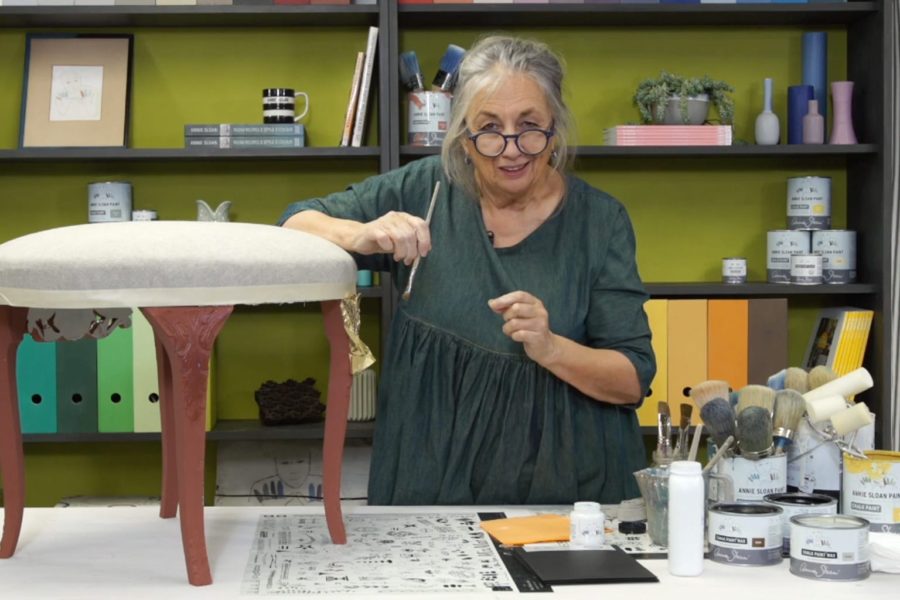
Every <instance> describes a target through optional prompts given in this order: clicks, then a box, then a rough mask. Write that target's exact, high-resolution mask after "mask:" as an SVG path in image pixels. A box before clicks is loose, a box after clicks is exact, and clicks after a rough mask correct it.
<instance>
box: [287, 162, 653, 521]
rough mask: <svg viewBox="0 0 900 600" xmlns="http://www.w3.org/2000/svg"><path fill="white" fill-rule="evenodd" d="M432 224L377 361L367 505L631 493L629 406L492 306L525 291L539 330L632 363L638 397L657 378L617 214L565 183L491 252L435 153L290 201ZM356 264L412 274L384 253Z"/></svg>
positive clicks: (635, 438)
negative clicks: (547, 363) (585, 385)
mask: <svg viewBox="0 0 900 600" xmlns="http://www.w3.org/2000/svg"><path fill="white" fill-rule="evenodd" d="M438 179H440V181H441V192H440V195H439V196H438V199H437V203H436V205H435V209H434V215H433V217H432V221H431V238H432V244H433V249H432V251H431V253H429V255H428V256H427V257H426V258H424V259H423V260H422V261H421V264H420V266H419V271H418V273H417V275H416V280H415V284H414V287H413V293H412V296H411V298H410V299H409V300H408V301H403V300H400V305H399V307H398V308H397V311H396V314H395V316H394V319H393V321H392V325H391V331H390V336H389V340H388V346H387V355H386V356H385V357H384V358H383V363H382V366H381V381H380V385H379V395H378V405H377V408H376V414H377V418H376V427H375V436H374V449H373V456H372V464H371V468H370V476H369V503H370V504H405V505H427V504H545V503H547V504H561V503H562V504H569V503H572V502H575V501H580V500H593V501H597V502H602V503H616V502H620V501H621V500H623V499H626V498H634V497H637V496H638V495H639V491H638V488H637V485H636V483H635V481H634V477H632V473H633V472H634V471H637V470H639V469H641V468H643V467H644V466H646V465H645V454H644V445H643V441H642V438H641V435H640V430H639V428H638V422H637V416H636V414H635V408H636V406H617V405H613V404H607V403H605V402H598V401H596V400H593V399H591V398H588V397H587V396H585V395H584V394H582V393H581V392H579V391H578V390H577V389H575V388H574V387H572V386H570V385H568V384H567V383H565V382H563V381H562V380H560V379H558V378H557V377H556V376H554V375H553V374H551V373H550V372H549V371H547V370H546V369H544V368H543V367H541V366H539V365H538V364H537V363H535V362H534V361H532V360H531V359H529V358H528V357H527V355H526V354H525V352H524V350H523V348H522V345H521V344H520V343H518V342H514V341H512V340H511V339H509V338H508V337H507V336H506V335H504V334H503V331H502V326H503V320H502V318H501V317H500V316H499V315H497V314H495V313H494V312H492V311H491V310H490V308H488V299H490V298H495V297H497V296H500V295H502V294H505V293H507V292H511V291H514V290H524V291H527V292H530V293H531V294H534V295H535V296H536V297H538V298H540V299H541V301H543V303H544V305H545V306H546V308H547V311H548V313H549V315H550V328H551V330H552V331H553V332H554V333H557V334H560V335H563V336H565V337H567V338H570V339H572V340H575V341H577V342H579V343H581V344H585V345H588V346H591V347H594V348H611V349H615V350H618V351H619V352H621V353H622V354H624V355H625V356H627V357H628V358H629V359H630V360H631V361H632V363H633V364H634V366H635V369H636V370H637V373H638V377H639V378H640V382H641V386H642V389H643V390H644V392H646V390H647V388H648V387H649V385H650V380H651V379H652V377H653V375H654V373H655V371H656V363H655V359H654V356H653V351H652V349H651V346H650V328H649V326H648V323H647V317H646V314H645V313H644V309H643V305H644V302H645V301H646V300H647V294H646V292H645V290H644V287H643V284H642V283H641V280H640V278H639V276H638V272H637V267H636V264H635V256H634V253H635V239H634V233H633V230H632V227H631V222H630V220H629V218H628V215H627V213H626V212H625V209H624V207H623V206H622V205H621V204H620V203H619V202H618V201H616V200H615V199H613V198H612V197H610V196H609V195H607V194H605V193H603V192H601V191H599V190H596V189H594V188H592V187H590V186H589V185H588V184H587V183H585V182H584V181H582V180H580V179H578V178H576V177H573V176H570V177H569V178H568V180H567V186H568V189H567V195H566V199H565V202H564V203H563V204H562V208H561V210H559V211H558V212H557V214H555V215H554V216H553V217H551V218H550V219H549V220H547V221H546V222H545V223H544V224H542V225H541V226H540V227H539V228H538V229H537V230H535V231H534V232H533V233H532V234H531V235H529V236H528V237H527V238H526V239H524V240H523V241H522V242H520V243H519V244H516V245H515V246H512V247H509V248H494V247H493V246H492V244H491V241H490V240H489V239H488V235H487V231H486V230H485V227H484V223H483V221H482V217H481V211H480V208H479V206H478V203H477V202H476V201H475V200H474V199H473V198H471V197H469V196H467V195H466V194H465V193H464V192H463V191H462V190H461V189H460V188H458V187H456V186H452V185H450V184H449V183H448V181H447V179H446V176H445V175H444V174H443V171H442V168H441V163H440V160H439V158H438V157H429V158H425V159H421V160H418V161H416V162H413V163H410V164H409V165H407V166H405V167H403V168H401V169H399V170H396V171H393V172H391V173H387V174H384V175H379V176H376V177H372V178H370V179H367V180H366V181H364V182H362V183H360V184H357V185H353V186H351V187H350V188H348V189H347V191H344V192H340V193H336V194H332V195H329V196H327V197H325V198H321V199H314V200H308V201H306V202H297V203H294V204H292V205H290V206H289V207H288V209H287V210H286V211H285V213H284V215H283V216H282V219H281V222H282V223H283V222H284V221H285V220H286V219H287V218H288V217H290V216H291V215H293V214H295V213H297V212H299V211H301V210H318V211H322V212H325V213H327V214H329V215H331V216H334V217H340V218H344V219H352V220H355V221H361V222H365V221H371V220H373V219H375V218H377V217H379V216H381V215H383V214H385V213H387V212H389V211H392V210H393V211H403V212H407V213H410V214H413V215H420V216H422V217H424V216H425V213H426V212H427V207H428V202H429V200H430V199H431V194H432V191H433V188H434V184H435V182H436V181H437V180H438ZM356 258H357V262H358V264H359V266H360V268H364V269H373V270H383V271H391V273H392V275H393V276H394V278H393V280H394V281H395V282H396V285H397V287H398V289H400V290H402V289H403V287H404V286H405V284H406V281H407V278H408V276H409V267H407V266H406V265H404V264H403V263H402V262H401V263H396V262H394V260H393V259H392V257H391V255H384V254H382V255H375V256H357V257H356Z"/></svg>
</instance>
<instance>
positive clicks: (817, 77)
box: [801, 31, 828, 123]
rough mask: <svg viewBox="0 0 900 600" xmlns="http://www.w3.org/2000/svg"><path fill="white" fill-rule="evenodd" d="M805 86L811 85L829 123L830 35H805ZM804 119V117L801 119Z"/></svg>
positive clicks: (822, 33) (812, 32)
mask: <svg viewBox="0 0 900 600" xmlns="http://www.w3.org/2000/svg"><path fill="white" fill-rule="evenodd" d="M803 85H811V86H812V87H813V91H814V93H815V96H814V98H813V99H815V100H817V101H818V102H819V113H821V115H822V117H823V118H824V119H825V122H826V123H827V122H828V34H826V33H825V32H824V31H807V32H806V33H804V34H803ZM801 118H802V117H801Z"/></svg>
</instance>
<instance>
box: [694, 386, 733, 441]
mask: <svg viewBox="0 0 900 600" xmlns="http://www.w3.org/2000/svg"><path fill="white" fill-rule="evenodd" d="M700 418H701V419H703V424H704V425H705V426H706V431H707V432H708V433H709V436H710V437H711V438H712V439H713V441H714V442H715V443H716V446H721V445H722V443H723V442H724V441H725V439H726V438H727V437H728V436H732V435H734V409H733V408H732V407H731V403H730V402H729V401H728V400H726V399H725V398H713V399H712V400H710V401H709V402H707V403H706V404H704V405H703V408H701V409H700Z"/></svg>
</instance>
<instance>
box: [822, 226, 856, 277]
mask: <svg viewBox="0 0 900 600" xmlns="http://www.w3.org/2000/svg"><path fill="white" fill-rule="evenodd" d="M812 251H813V252H815V253H816V254H821V255H822V279H823V280H824V281H825V283H853V282H854V281H856V232H855V231H849V230H847V229H828V230H825V231H813V232H812Z"/></svg>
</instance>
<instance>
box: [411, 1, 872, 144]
mask: <svg viewBox="0 0 900 600" xmlns="http://www.w3.org/2000/svg"><path fill="white" fill-rule="evenodd" d="M526 6H531V5H526ZM878 150H879V147H878V145H877V144H852V145H835V146H831V145H828V144H817V145H812V144H810V145H804V144H792V145H786V144H782V145H778V146H757V145H752V144H746V145H736V146H578V147H577V148H576V149H575V156H576V158H617V157H623V158H627V157H636V158H642V157H648V156H661V157H682V156H683V157H693V156H697V157H703V158H717V157H722V158H730V157H741V156H745V157H751V158H791V157H806V156H851V155H852V156H855V155H860V154H876V153H878ZM400 154H401V155H402V156H403V157H404V158H410V159H412V158H420V157H423V156H432V155H435V154H440V148H438V147H434V146H409V145H404V146H401V148H400Z"/></svg>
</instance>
